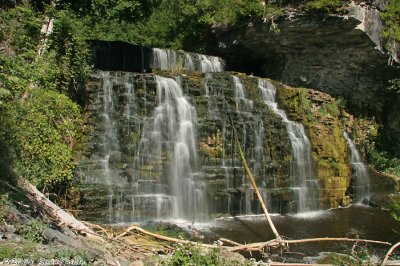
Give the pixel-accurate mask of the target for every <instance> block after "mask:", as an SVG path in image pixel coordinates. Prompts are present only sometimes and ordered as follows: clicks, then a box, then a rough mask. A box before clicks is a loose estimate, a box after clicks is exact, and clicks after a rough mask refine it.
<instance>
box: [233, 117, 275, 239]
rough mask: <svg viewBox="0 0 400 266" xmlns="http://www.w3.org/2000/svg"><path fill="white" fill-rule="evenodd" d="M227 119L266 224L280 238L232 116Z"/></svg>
mask: <svg viewBox="0 0 400 266" xmlns="http://www.w3.org/2000/svg"><path fill="white" fill-rule="evenodd" d="M229 119H230V121H231V125H232V128H233V134H234V135H235V141H236V143H237V146H238V149H239V154H240V157H241V158H242V161H243V165H244V168H245V169H246V173H247V176H248V177H249V179H250V181H251V184H252V185H253V188H254V190H255V192H256V195H257V198H258V200H259V201H260V204H261V207H262V209H263V211H264V214H265V218H267V221H268V224H269V226H270V227H271V230H272V232H273V233H274V235H275V237H276V239H278V240H282V238H281V236H280V235H279V233H278V230H276V227H275V225H274V223H273V222H272V219H271V216H270V215H269V212H268V209H267V206H266V205H265V202H264V199H263V198H262V196H261V193H260V191H259V190H258V187H257V184H256V181H255V180H254V177H253V174H252V173H251V170H250V168H249V166H248V165H247V161H246V158H245V156H244V154H243V151H242V147H241V145H240V142H239V139H238V138H237V134H236V129H235V125H234V123H233V120H232V117H231V116H230V115H229Z"/></svg>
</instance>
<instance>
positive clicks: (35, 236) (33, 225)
mask: <svg viewBox="0 0 400 266" xmlns="http://www.w3.org/2000/svg"><path fill="white" fill-rule="evenodd" d="M16 229H17V233H18V234H20V235H22V236H23V237H24V238H25V239H27V240H29V241H31V242H36V243H41V242H43V241H44V236H43V232H44V230H45V229H46V224H45V223H44V222H43V221H42V220H40V219H32V220H29V222H27V223H26V224H19V225H17V228H16Z"/></svg>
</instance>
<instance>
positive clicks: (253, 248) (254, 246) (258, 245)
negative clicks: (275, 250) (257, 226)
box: [228, 237, 391, 252]
mask: <svg viewBox="0 0 400 266" xmlns="http://www.w3.org/2000/svg"><path fill="white" fill-rule="evenodd" d="M323 241H336V242H362V243H371V244H380V245H388V246H390V245H391V244H390V243H389V242H383V241H376V240H368V239H352V238H340V237H339V238H332V237H323V238H308V239H298V240H279V239H274V240H270V241H267V242H259V243H250V244H246V245H241V246H235V247H230V248H229V249H228V250H229V251H232V252H238V251H246V250H251V251H261V250H263V249H264V248H268V247H269V248H271V247H277V246H279V245H280V244H285V245H288V244H299V243H310V242H323Z"/></svg>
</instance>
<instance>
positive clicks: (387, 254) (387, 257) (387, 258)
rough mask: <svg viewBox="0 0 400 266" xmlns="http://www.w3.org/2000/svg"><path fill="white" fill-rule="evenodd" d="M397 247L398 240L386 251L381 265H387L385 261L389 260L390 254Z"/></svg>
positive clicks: (399, 245) (398, 244)
mask: <svg viewBox="0 0 400 266" xmlns="http://www.w3.org/2000/svg"><path fill="white" fill-rule="evenodd" d="M398 247H400V242H398V243H396V244H395V245H393V246H392V247H391V248H390V249H389V251H388V252H387V253H386V256H385V259H384V260H383V262H382V266H383V265H387V262H388V261H389V257H390V254H392V253H393V251H394V250H395V249H396V248H398Z"/></svg>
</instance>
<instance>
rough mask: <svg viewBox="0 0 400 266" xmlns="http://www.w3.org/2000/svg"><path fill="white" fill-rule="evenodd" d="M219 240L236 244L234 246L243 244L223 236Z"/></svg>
mask: <svg viewBox="0 0 400 266" xmlns="http://www.w3.org/2000/svg"><path fill="white" fill-rule="evenodd" d="M219 240H220V241H221V242H224V243H228V244H231V245H234V246H241V245H242V244H240V243H238V242H235V241H232V240H230V239H226V238H223V237H221V238H220V239H219Z"/></svg>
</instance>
